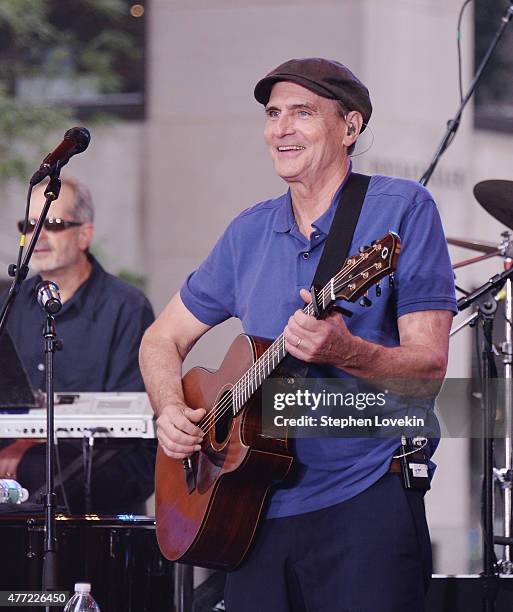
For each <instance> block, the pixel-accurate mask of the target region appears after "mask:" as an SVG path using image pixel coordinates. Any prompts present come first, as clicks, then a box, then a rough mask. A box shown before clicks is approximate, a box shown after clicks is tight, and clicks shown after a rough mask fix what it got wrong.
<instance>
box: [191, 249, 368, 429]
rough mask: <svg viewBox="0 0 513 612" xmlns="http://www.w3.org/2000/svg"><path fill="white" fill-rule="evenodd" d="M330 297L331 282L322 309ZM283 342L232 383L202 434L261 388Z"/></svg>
mask: <svg viewBox="0 0 513 612" xmlns="http://www.w3.org/2000/svg"><path fill="white" fill-rule="evenodd" d="M376 247H377V245H376ZM376 247H373V250H376ZM371 253H372V250H371V251H369V252H368V255H367V257H366V258H365V259H368V256H369V255H370V254H371ZM360 263H361V259H360V260H358V261H356V262H354V263H353V264H351V265H350V266H349V267H348V269H347V270H346V269H345V268H342V270H340V272H338V273H337V274H336V275H335V276H334V277H333V281H334V282H338V281H339V280H340V278H341V277H342V276H344V275H346V274H348V273H349V272H351V270H352V269H354V268H355V267H357V266H358V265H359V264H360ZM375 265H376V264H375V263H374V264H372V265H371V266H370V267H369V268H367V269H366V270H363V271H361V272H359V275H362V274H365V273H366V272H368V271H369V270H371V269H372V268H373V267H375ZM354 280H355V277H353V278H350V279H348V280H347V282H346V283H345V284H342V286H341V287H340V288H339V289H338V290H339V291H340V290H341V289H344V288H345V287H346V286H347V285H348V284H350V283H351V282H352V281H354ZM330 296H331V280H330V281H329V282H328V283H327V284H326V285H325V286H324V287H323V288H322V289H321V291H320V293H319V297H320V298H321V299H322V303H323V308H324V307H325V306H324V304H325V298H327V297H330ZM303 312H305V313H306V314H313V307H312V305H311V304H307V305H306V306H305V308H304V309H303ZM284 340H285V337H284V336H283V334H281V335H280V336H279V337H278V338H277V339H276V340H275V341H274V342H273V343H272V344H271V345H270V346H269V347H268V349H267V350H266V351H265V352H264V353H263V354H262V355H261V356H260V357H259V358H258V359H257V361H256V362H255V363H254V364H253V365H252V366H251V367H250V368H248V370H247V371H246V372H245V373H244V374H243V375H242V377H241V378H240V379H239V380H238V381H237V382H236V383H234V385H233V387H232V388H231V389H230V391H229V392H228V393H226V394H225V396H224V397H223V399H222V400H221V402H220V403H219V404H214V406H213V407H212V408H211V410H210V411H209V413H208V414H207V415H206V416H205V417H204V420H203V421H201V422H200V423H199V424H198V427H199V428H200V429H201V430H202V431H203V432H204V433H207V432H208V430H210V429H211V428H212V427H213V426H215V425H216V423H218V422H219V421H220V420H221V419H222V418H223V417H224V416H225V414H226V413H227V412H228V411H229V409H230V407H232V406H233V405H234V404H235V401H237V400H239V401H241V400H244V401H241V403H240V406H244V404H245V403H246V402H247V401H248V400H249V399H250V398H251V396H252V395H253V394H254V392H255V391H256V390H257V389H258V388H259V387H260V386H261V384H262V382H263V380H264V378H266V377H267V376H268V375H269V374H270V373H271V372H272V370H269V371H268V372H267V373H266V368H265V367H264V366H266V367H267V368H268V367H269V365H270V363H271V360H270V356H271V355H272V363H274V358H275V357H277V358H278V359H279V361H278V362H277V364H276V365H278V364H279V363H280V362H281V361H282V359H283V358H284V357H285V355H286V354H287V353H286V352H285V351H284V347H285V344H284ZM276 348H277V349H278V350H277V351H276ZM282 350H283V351H284V354H283V355H282V356H281V357H280V352H281V351H282ZM275 367H276V366H275ZM273 369H274V368H273ZM258 370H261V372H258ZM260 375H261V376H260ZM258 377H260V380H257V378H258ZM245 395H247V397H245V398H244V396H245ZM237 412H239V408H238V409H237ZM236 414H237V413H235V414H234V416H235V415H236Z"/></svg>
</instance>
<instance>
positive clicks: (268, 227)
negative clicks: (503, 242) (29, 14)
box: [141, 58, 457, 612]
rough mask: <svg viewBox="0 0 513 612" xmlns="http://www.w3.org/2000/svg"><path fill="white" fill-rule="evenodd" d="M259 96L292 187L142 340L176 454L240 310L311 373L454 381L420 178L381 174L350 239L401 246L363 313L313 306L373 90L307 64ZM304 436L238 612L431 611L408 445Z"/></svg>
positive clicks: (242, 581) (250, 220)
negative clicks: (200, 367) (191, 357)
mask: <svg viewBox="0 0 513 612" xmlns="http://www.w3.org/2000/svg"><path fill="white" fill-rule="evenodd" d="M255 98H256V99H257V101H258V102H260V103H261V104H263V105H264V107H265V114H266V119H265V132H264V133H265V142H266V144H267V147H268V149H269V152H270V154H271V158H272V160H273V163H274V167H275V170H276V172H277V173H278V175H279V176H280V177H281V178H282V179H283V180H284V181H285V182H286V183H287V184H288V187H289V189H288V191H287V192H286V193H285V194H283V195H281V196H279V197H275V198H271V199H269V200H265V201H263V202H260V203H258V204H256V205H254V206H252V207H251V208H248V209H247V210H244V211H243V212H242V213H240V214H239V215H238V216H237V217H236V218H235V219H234V220H233V221H232V223H231V224H230V225H229V226H228V228H227V229H226V231H225V233H224V234H223V235H222V236H221V238H220V239H219V241H218V242H217V244H216V245H215V246H214V248H213V249H212V251H211V252H210V254H209V255H208V256H207V258H206V259H205V260H204V262H203V263H202V264H201V265H200V266H199V268H198V269H197V270H196V271H194V272H193V273H192V274H190V276H189V277H188V278H187V279H186V280H185V282H184V284H183V286H182V288H181V290H180V292H179V293H178V294H177V295H175V296H174V297H173V299H172V300H171V302H170V303H169V304H168V306H167V307H166V309H165V310H164V312H163V313H162V314H161V315H160V317H159V318H158V319H157V321H156V322H155V323H154V324H153V325H152V326H151V327H150V328H149V330H148V331H147V332H146V334H145V337H144V339H143V343H142V347H141V369H142V372H143V376H144V379H145V384H146V388H147V389H148V391H149V393H150V397H151V398H152V403H153V406H154V409H155V412H156V414H157V416H158V419H157V425H158V438H159V442H160V445H161V448H162V449H163V451H164V452H165V454H166V455H168V456H169V457H171V458H175V459H184V458H186V457H188V456H190V455H192V454H193V453H197V452H198V451H200V449H201V448H202V447H201V446H200V444H201V443H202V441H203V435H204V433H205V432H203V431H202V430H201V429H200V428H199V427H197V424H198V423H199V422H200V421H201V420H202V418H203V417H204V416H205V411H204V410H202V409H197V410H193V409H191V408H189V407H188V406H186V404H185V401H184V395H183V389H182V385H181V374H182V362H183V359H184V358H185V356H186V355H187V353H188V351H189V350H190V349H191V347H192V346H193V345H194V344H195V342H196V341H197V340H198V339H199V338H200V337H201V336H202V335H203V334H204V333H205V332H207V331H208V330H209V329H210V328H211V327H212V326H215V325H217V324H219V323H221V322H222V321H224V320H226V319H228V318H229V317H238V318H239V319H240V320H241V321H242V325H243V328H244V331H245V332H246V333H248V334H250V335H253V336H259V337H263V338H271V339H273V338H277V337H278V336H280V334H282V333H283V335H284V342H285V350H286V352H287V353H288V354H289V355H291V356H292V357H294V358H296V359H297V360H299V361H300V362H303V364H305V365H306V366H307V367H308V374H307V376H308V377H311V378H323V379H327V378H347V377H358V378H364V379H372V378H374V379H376V378H380V379H391V378H397V377H398V376H400V377H402V378H403V379H433V380H435V381H436V380H440V381H441V380H442V379H443V377H444V375H445V370H446V365H447V352H448V333H449V329H450V326H451V321H452V316H453V313H455V312H456V310H457V309H456V302H455V297H454V285H453V275H452V271H451V267H450V262H449V257H448V253H447V247H446V242H445V238H444V235H443V231H442V227H441V222H440V218H439V215H438V212H437V208H436V204H435V203H434V201H433V198H432V196H431V195H430V194H429V192H428V191H427V190H426V189H425V188H423V187H422V186H420V185H419V184H418V183H415V182H413V181H408V180H403V179H397V178H391V177H385V176H379V175H375V176H372V177H370V182H369V183H368V187H367V191H366V192H364V194H365V197H364V199H363V204H362V206H361V211H360V213H359V217H358V221H357V223H356V228H355V230H354V233H353V235H352V240H351V242H350V247H349V253H348V254H354V253H358V249H359V247H360V246H362V245H368V244H371V243H372V242H373V241H374V240H376V239H379V238H381V237H382V236H383V235H384V234H386V232H387V231H389V230H392V231H394V232H396V233H397V234H398V235H399V236H400V238H401V241H402V251H401V254H400V256H399V259H398V265H397V270H396V273H395V282H394V284H393V285H389V283H386V284H383V286H382V288H381V296H380V297H379V298H376V299H375V300H374V301H373V303H372V305H371V306H370V307H368V308H365V309H364V308H361V307H360V306H359V305H357V304H350V305H347V304H344V306H345V307H346V311H345V313H344V314H343V315H342V314H340V313H339V312H331V313H330V314H329V315H328V316H326V317H325V318H320V319H317V318H315V317H314V316H311V315H309V314H307V313H306V312H304V311H303V307H304V304H305V302H308V301H309V300H310V293H309V291H308V289H310V287H311V285H312V281H313V278H314V275H315V272H316V268H317V265H318V263H319V260H320V257H321V253H322V251H323V248H324V245H325V242H326V240H327V236H328V233H329V232H330V227H331V225H332V221H333V219H334V216H335V213H336V211H337V207H338V204H339V202H340V201H341V198H343V197H344V190H345V188H346V186H347V185H348V181H353V179H352V178H351V177H352V174H353V173H352V167H351V161H350V157H349V155H350V153H351V152H352V150H353V148H354V145H355V143H356V141H357V139H358V137H359V135H360V134H361V132H362V131H363V130H364V129H365V127H366V125H367V124H368V122H369V120H370V117H371V113H372V105H371V102H370V97H369V92H368V90H367V88H366V87H365V86H364V85H363V84H362V83H361V82H360V80H359V79H358V78H357V77H356V76H355V75H354V74H353V73H352V72H351V71H350V70H349V69H348V68H346V67H345V66H343V65H342V64H340V63H339V62H336V61H332V60H326V59H321V58H306V59H295V60H290V61H287V62H285V63H284V64H281V65H280V66H278V67H277V68H276V69H274V70H273V71H271V72H270V73H269V74H267V76H265V77H264V78H263V79H262V80H260V81H259V82H258V83H257V85H256V87H255ZM353 182H354V181H353ZM344 202H347V200H344ZM348 310H349V311H351V313H352V316H348V313H347V311H348ZM164 364H165V365H164ZM291 442H292V444H291V448H292V452H293V454H294V457H295V463H294V467H293V469H292V471H291V472H290V473H289V475H288V476H287V477H286V479H285V480H284V481H282V482H281V483H280V484H279V485H278V486H277V487H275V488H274V489H273V491H272V494H271V495H270V499H269V502H268V505H267V506H266V510H265V518H264V520H263V521H262V522H261V524H260V526H259V529H258V531H257V534H256V538H255V542H254V544H253V546H252V548H251V549H250V551H249V553H248V555H247V556H246V558H245V559H244V561H243V562H242V564H241V565H240V566H239V567H238V568H237V569H236V570H235V571H233V572H231V573H229V574H228V578H227V585H226V592H225V599H226V605H227V610H228V611H229V612H262V610H272V612H292V611H293V612H296V611H303V612H304V611H308V612H321V611H328V610H329V611H334V610H336V611H337V612H341V611H344V612H345V611H347V612H349V611H351V612H356V611H358V612H371V611H372V612H421V611H422V610H423V609H424V604H423V601H424V592H425V589H426V587H427V584H428V582H429V577H430V575H431V548H430V541H429V533H428V530H427V525H426V520H425V512H424V504H423V494H424V491H422V490H420V489H417V488H411V489H407V488H406V486H405V483H404V482H403V477H402V475H401V473H400V463H399V464H398V460H397V459H394V457H396V456H397V455H398V454H401V453H400V448H402V447H400V448H399V449H398V440H397V439H395V438H392V437H380V438H373V437H367V438H365V437H349V438H347V437H346V438H340V437H336V438H335V437H311V438H297V439H295V440H292V441H291ZM434 446H435V444H434V443H430V444H429V443H428V444H427V446H426V447H425V451H429V452H432V451H433V450H434ZM397 468H399V469H397Z"/></svg>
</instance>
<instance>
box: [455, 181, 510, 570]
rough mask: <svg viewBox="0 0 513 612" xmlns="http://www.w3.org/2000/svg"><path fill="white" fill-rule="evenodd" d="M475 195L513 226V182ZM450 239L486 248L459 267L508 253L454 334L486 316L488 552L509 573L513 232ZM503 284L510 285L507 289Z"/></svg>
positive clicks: (480, 186)
mask: <svg viewBox="0 0 513 612" xmlns="http://www.w3.org/2000/svg"><path fill="white" fill-rule="evenodd" d="M474 195H475V197H476V199H477V200H478V202H479V203H480V205H481V206H482V207H483V208H484V209H485V210H486V211H487V212H488V213H490V214H491V215H492V216H493V217H494V218H495V219H497V220H498V221H500V222H501V223H504V224H505V225H506V226H507V227H508V228H510V229H513V181H505V180H489V181H481V182H480V183H477V185H475V187H474ZM447 242H448V243H449V244H452V245H454V246H459V247H463V248H467V249H471V250H475V251H479V252H481V253H484V255H481V256H479V257H473V258H471V259H467V260H464V261H462V262H459V263H457V264H455V265H454V266H453V269H457V268H460V267H464V266H466V265H470V264H473V263H476V262H478V261H483V260H484V259H489V258H492V257H502V259H503V262H504V263H503V267H504V271H503V272H502V274H497V275H495V276H494V277H493V278H492V279H490V280H489V281H488V282H487V283H485V285H483V286H482V287H480V288H478V289H477V290H475V291H474V292H472V293H471V294H469V295H467V296H465V297H463V298H461V299H460V300H459V301H458V309H459V310H463V309H464V308H466V307H467V306H469V305H470V304H471V303H473V302H474V301H475V300H480V302H479V306H478V311H477V312H475V313H474V314H472V315H471V316H470V317H467V319H466V320H465V321H463V322H462V323H461V324H459V325H458V326H456V327H455V328H454V329H453V330H451V334H450V335H451V336H453V335H454V334H455V333H457V332H458V331H459V330H460V329H463V328H464V327H466V326H467V325H469V326H472V325H475V324H476V322H477V320H478V318H482V321H483V330H484V334H485V344H486V345H487V350H486V349H485V348H484V349H483V406H484V408H485V416H484V417H483V426H484V432H483V433H484V442H483V476H484V510H483V556H484V567H485V574H486V575H489V574H490V572H492V573H496V572H497V570H498V571H499V572H500V573H502V574H504V575H513V559H512V551H513V538H512V524H511V522H512V510H513V487H512V483H513V446H512V441H513V397H512V393H511V384H512V381H513V332H512V321H513V287H512V280H511V276H512V275H513V270H512V264H513V240H512V235H511V232H509V231H504V232H503V233H502V234H501V240H500V242H499V243H498V244H494V243H492V242H485V241H477V240H466V239H459V238H448V239H447ZM502 287H504V288H503V289H502ZM503 299H504V300H505V304H504V311H505V332H504V333H505V341H504V342H502V343H501V345H500V347H499V351H497V349H496V347H494V345H493V344H492V326H493V318H494V314H495V311H496V310H497V304H498V302H499V301H500V300H503ZM493 353H495V354H499V355H500V356H501V357H502V361H503V364H504V378H505V381H504V382H505V385H506V393H505V394H504V398H505V399H504V403H505V405H504V414H505V425H506V433H505V438H504V448H505V452H504V463H505V467H504V468H494V461H493V419H492V417H491V415H492V414H493V410H492V407H491V406H490V398H489V393H488V383H489V381H488V377H487V375H488V374H489V373H490V367H491V360H492V359H493V357H492V354H493ZM494 482H498V483H499V485H500V487H501V489H502V491H503V530H504V536H494V533H493V526H494V521H493V517H494V507H493V491H494ZM495 544H500V545H503V546H504V558H503V559H501V560H500V561H499V562H498V563H497V565H496V569H495V570H494V551H493V547H494V545H495Z"/></svg>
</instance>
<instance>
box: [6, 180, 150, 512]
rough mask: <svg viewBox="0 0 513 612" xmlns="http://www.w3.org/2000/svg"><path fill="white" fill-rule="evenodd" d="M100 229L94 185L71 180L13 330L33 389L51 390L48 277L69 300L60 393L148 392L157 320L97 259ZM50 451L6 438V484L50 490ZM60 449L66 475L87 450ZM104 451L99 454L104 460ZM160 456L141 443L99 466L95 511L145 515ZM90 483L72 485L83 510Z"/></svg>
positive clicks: (58, 360) (35, 202)
mask: <svg viewBox="0 0 513 612" xmlns="http://www.w3.org/2000/svg"><path fill="white" fill-rule="evenodd" d="M45 187H46V185H45V184H44V183H43V184H42V185H39V186H38V187H36V188H35V189H34V192H33V196H32V203H31V208H30V218H31V222H30V226H29V229H28V232H31V231H33V228H34V225H35V219H37V217H38V215H39V213H40V211H41V209H42V207H43V204H44V199H45V198H44V189H45ZM93 231H94V206H93V201H92V198H91V194H90V192H89V189H88V188H87V187H86V186H85V185H83V184H82V183H80V182H78V181H76V180H75V179H71V178H67V179H63V180H62V190H61V193H60V196H59V198H58V199H57V200H56V201H55V202H54V203H53V204H52V206H51V208H50V214H49V217H48V218H47V220H46V223H45V225H44V228H43V230H42V232H41V235H40V237H39V240H38V243H37V245H36V249H35V251H34V255H33V258H32V265H33V267H34V268H35V269H36V270H37V271H38V273H39V274H38V275H37V276H35V277H33V278H31V279H29V280H27V281H26V282H25V283H24V284H23V286H22V290H21V292H20V295H19V296H18V298H17V300H16V303H15V305H14V307H13V309H12V311H11V315H10V319H9V325H8V329H9V332H10V334H11V337H12V338H13V340H14V343H15V345H16V348H17V350H18V352H19V353H20V356H21V359H22V361H23V363H24V365H25V368H26V370H27V373H28V376H29V379H30V381H31V384H32V386H33V387H34V389H44V377H45V371H44V363H43V362H44V354H43V349H42V331H41V330H42V324H43V321H44V316H45V315H44V313H43V311H42V310H41V308H40V306H39V305H38V304H37V300H36V295H35V287H36V286H37V284H38V283H39V282H40V281H41V280H42V279H43V280H47V279H48V280H52V281H54V282H56V283H57V285H58V286H59V288H60V294H61V299H62V302H63V308H62V310H61V311H60V312H59V313H58V314H57V315H56V317H55V319H56V327H57V334H58V337H59V338H61V339H62V341H63V350H62V351H60V352H57V353H56V354H55V362H54V363H55V366H54V370H55V372H54V385H55V391H56V392H86V391H94V392H102V391H144V385H143V381H142V378H141V374H140V372H139V365H138V349H139V344H140V340H141V337H142V335H143V333H144V330H145V329H146V328H147V327H148V326H149V325H150V324H151V322H152V321H153V319H154V315H153V311H152V308H151V306H150V304H149V302H148V300H147V299H146V297H145V296H144V295H143V294H142V293H141V292H140V291H139V290H138V289H136V288H135V287H133V286H131V285H129V284H128V283H125V282H124V281H122V280H120V279H118V278H116V277H114V276H112V275H111V274H108V273H107V272H106V271H105V270H104V269H103V268H102V266H101V265H100V264H99V263H98V261H97V260H96V259H95V258H94V257H93V256H92V254H91V253H90V251H89V247H90V244H91V241H92V238H93ZM28 238H30V236H28ZM2 446H3V448H2ZM44 446H45V445H44V444H41V443H35V441H34V440H30V439H19V440H17V441H14V442H12V441H11V443H9V444H7V445H6V444H5V442H4V441H0V448H1V450H0V478H2V477H13V478H17V479H18V480H19V481H20V482H22V483H23V486H25V487H26V488H28V489H29V491H35V490H37V489H38V488H39V487H41V486H42V485H43V484H44V465H45V461H44V454H45V448H44ZM59 449H60V451H59V452H60V456H61V457H60V458H61V465H62V468H63V470H64V469H65V467H66V466H68V465H70V464H71V463H73V462H75V463H76V461H77V459H79V458H80V456H81V452H82V451H81V445H80V443H79V442H76V441H64V442H63V441H60V442H59ZM101 452H102V451H101V450H98V451H95V454H96V455H97V459H98V460H99V461H98V462H99V464H101V463H102V462H101ZM154 454H155V445H154V443H153V442H152V441H151V442H148V441H143V440H138V441H133V442H131V443H130V444H124V445H122V447H120V449H119V451H118V452H117V453H116V454H115V455H114V456H113V457H112V458H111V459H109V460H108V461H107V462H105V463H103V465H101V466H100V467H99V468H98V469H94V470H93V477H92V507H91V509H92V511H94V512H97V513H101V514H117V513H129V512H138V513H139V512H140V511H141V509H142V507H143V502H144V501H145V500H146V499H147V498H148V497H149V496H150V495H151V493H152V491H153V467H154ZM82 485H83V472H82V469H80V470H78V473H77V475H76V476H75V477H74V478H72V479H71V481H68V482H67V483H66V491H67V493H68V501H69V505H70V509H71V511H72V513H75V514H79V513H82V512H83V511H84V509H85V508H84V497H83V486H82ZM57 492H58V493H59V491H57Z"/></svg>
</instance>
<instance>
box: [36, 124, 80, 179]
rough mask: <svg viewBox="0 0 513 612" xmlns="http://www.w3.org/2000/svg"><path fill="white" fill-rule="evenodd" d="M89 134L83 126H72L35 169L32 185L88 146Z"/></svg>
mask: <svg viewBox="0 0 513 612" xmlns="http://www.w3.org/2000/svg"><path fill="white" fill-rule="evenodd" d="M90 140H91V134H90V133H89V130H88V129H86V128H85V127H72V128H71V129H69V130H68V131H67V132H66V133H65V134H64V138H63V140H62V142H61V143H60V144H59V145H58V146H57V148H56V149H54V150H53V151H52V152H51V153H48V155H47V156H46V157H45V158H44V159H43V162H42V164H41V166H40V167H39V170H36V172H34V174H33V175H32V178H31V179H30V184H31V185H32V186H34V185H37V184H38V183H40V182H41V181H42V180H43V179H44V178H46V177H47V176H48V175H49V174H52V172H53V171H54V170H55V169H57V168H58V169H59V170H60V169H61V168H62V166H64V165H65V164H67V163H68V162H69V159H70V157H73V155H76V154H77V153H82V151H85V150H86V149H87V147H88V146H89V142H90Z"/></svg>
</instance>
